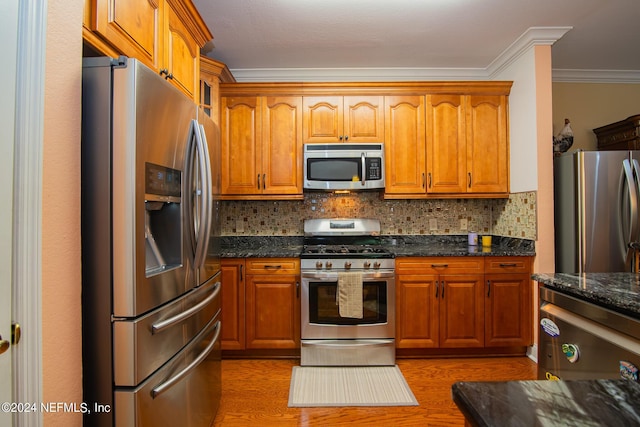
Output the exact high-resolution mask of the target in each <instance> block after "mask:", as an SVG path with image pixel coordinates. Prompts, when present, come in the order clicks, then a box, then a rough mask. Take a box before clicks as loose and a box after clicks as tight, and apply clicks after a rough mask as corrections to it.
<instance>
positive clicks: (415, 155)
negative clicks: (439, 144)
mask: <svg viewBox="0 0 640 427" xmlns="http://www.w3.org/2000/svg"><path fill="white" fill-rule="evenodd" d="M424 102H425V101H424V96H387V97H385V100H384V104H385V106H384V108H385V115H384V117H385V127H384V129H385V168H386V183H385V194H407V195H410V194H415V195H420V194H426V156H425V150H426V148H425V112H424Z"/></svg>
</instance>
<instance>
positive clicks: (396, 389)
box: [289, 366, 418, 407]
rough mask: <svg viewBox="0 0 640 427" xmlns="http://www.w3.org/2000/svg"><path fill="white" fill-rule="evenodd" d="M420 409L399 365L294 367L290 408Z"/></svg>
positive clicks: (290, 389)
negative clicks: (394, 407)
mask: <svg viewBox="0 0 640 427" xmlns="http://www.w3.org/2000/svg"><path fill="white" fill-rule="evenodd" d="M312 406H418V401H417V400H416V398H415V396H414V395H413V392H412V391H411V389H410V388H409V386H408V385H407V382H406V381H405V379H404V377H403V376H402V372H400V368H398V366H349V367H341V366H340V367H333V366H332V367H320V366H294V367H293V371H292V373H291V385H290V388H289V407H312Z"/></svg>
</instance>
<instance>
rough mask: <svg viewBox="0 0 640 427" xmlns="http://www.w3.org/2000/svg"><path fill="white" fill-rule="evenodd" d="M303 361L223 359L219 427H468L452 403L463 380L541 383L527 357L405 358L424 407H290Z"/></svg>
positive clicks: (402, 367) (408, 377) (405, 370)
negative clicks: (456, 385)
mask: <svg viewBox="0 0 640 427" xmlns="http://www.w3.org/2000/svg"><path fill="white" fill-rule="evenodd" d="M297 364H299V361H298V360H282V359H276V360H262V359H261V360H223V361H222V401H221V403H220V409H219V411H218V415H217V416H216V419H215V422H214V426H215V427H218V426H224V427H227V426H256V427H257V426H260V427H263V426H341V425H349V426H394V427H396V426H433V427H436V426H437V427H445V426H446V427H450V426H464V417H463V416H462V414H461V413H460V411H458V408H457V407H456V405H455V404H454V403H453V401H452V400H451V385H452V384H453V383H455V382H457V381H506V380H531V379H536V375H537V374H536V372H537V365H536V364H535V363H534V362H532V361H531V360H530V359H528V358H526V357H503V358H473V359H466V358H465V359H399V360H398V361H397V364H398V366H399V367H400V370H401V371H402V373H403V375H404V377H405V379H406V380H407V383H408V384H409V386H410V387H411V390H412V391H413V394H414V395H415V396H416V399H417V400H418V402H419V403H420V406H401V407H351V408H289V407H287V402H288V399H289V381H290V380H291V370H292V368H293V366H296V365H297Z"/></svg>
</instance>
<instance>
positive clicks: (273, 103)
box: [262, 96, 303, 195]
mask: <svg viewBox="0 0 640 427" xmlns="http://www.w3.org/2000/svg"><path fill="white" fill-rule="evenodd" d="M302 158H303V155H302V97H300V96H289V97H275V96H273V97H265V99H264V102H263V104H262V174H263V178H262V185H263V189H262V193H263V194H292V195H298V194H299V195H302Z"/></svg>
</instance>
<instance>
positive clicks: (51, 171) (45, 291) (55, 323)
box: [42, 0, 83, 427]
mask: <svg viewBox="0 0 640 427" xmlns="http://www.w3.org/2000/svg"><path fill="white" fill-rule="evenodd" d="M82 13H83V4H82V2H80V1H75V0H55V1H53V0H50V1H49V2H48V10H47V39H46V64H45V67H46V73H45V76H44V78H45V104H44V116H45V119H44V120H45V123H44V152H43V169H42V172H43V174H42V180H43V194H42V211H43V217H42V347H43V357H42V369H43V375H42V381H43V396H42V399H43V402H66V403H78V404H79V403H80V402H82V350H81V314H80V290H81V276H80V274H81V270H80V115H81V110H80V93H81V92H80V90H81V72H82V68H81V65H82V63H81V58H82ZM44 425H45V426H47V427H49V426H61V427H62V426H64V427H68V426H81V425H82V417H81V415H80V414H77V413H73V412H67V413H64V412H62V413H49V414H45V415H44Z"/></svg>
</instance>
